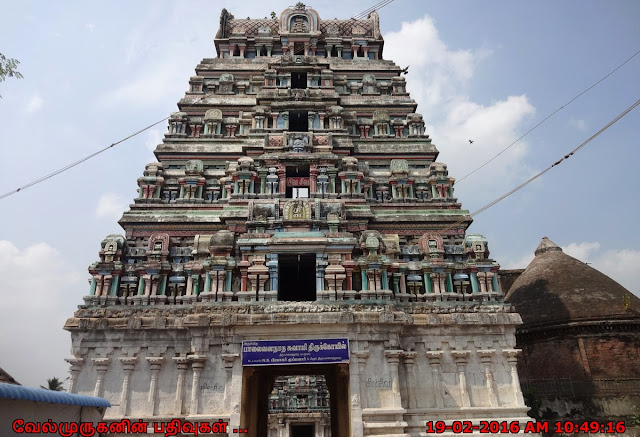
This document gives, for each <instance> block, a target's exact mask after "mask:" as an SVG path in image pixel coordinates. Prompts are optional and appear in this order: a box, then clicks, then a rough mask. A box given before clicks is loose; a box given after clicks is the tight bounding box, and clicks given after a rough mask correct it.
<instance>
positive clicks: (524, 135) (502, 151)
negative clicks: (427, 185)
mask: <svg viewBox="0 0 640 437" xmlns="http://www.w3.org/2000/svg"><path fill="white" fill-rule="evenodd" d="M639 53H640V50H638V51H637V52H635V53H634V54H633V55H631V57H629V58H628V59H627V60H626V61H624V62H623V63H622V64H620V65H618V66H617V67H616V68H614V69H613V70H611V71H610V72H609V73H608V74H607V75H606V76H604V77H602V78H601V79H600V80H598V81H597V82H595V83H594V84H593V85H591V86H590V87H588V88H587V89H585V90H584V91H582V92H581V93H580V94H578V95H576V96H575V97H573V98H572V99H571V100H569V101H568V102H567V103H565V104H564V105H562V106H560V107H559V108H558V109H556V110H555V111H553V112H552V113H551V114H549V115H548V116H547V117H545V118H544V119H543V120H542V121H541V122H539V123H538V124H536V125H535V126H533V127H532V128H531V129H529V130H528V131H526V132H525V133H524V134H522V135H521V136H520V138H518V139H517V140H515V141H514V142H513V143H511V144H509V145H508V146H507V147H505V148H504V149H502V150H501V151H500V152H499V153H498V154H497V155H495V156H494V157H493V158H491V159H490V160H488V161H487V162H485V163H484V164H482V165H481V166H480V167H478V168H476V169H475V170H473V171H472V172H471V173H467V174H466V175H464V176H463V177H462V178H460V179H458V180H457V181H456V183H457V184H460V182H462V181H463V180H465V179H466V178H468V177H469V176H471V175H472V174H474V173H475V172H477V171H478V170H480V169H481V168H483V167H485V166H486V165H487V164H489V163H490V162H491V161H493V160H494V159H496V158H497V157H498V156H500V155H502V154H503V153H504V152H506V151H507V150H508V149H510V148H511V147H512V146H514V145H515V144H516V143H518V142H519V141H520V140H521V139H523V138H524V137H526V136H527V135H529V134H530V133H531V132H533V131H534V130H536V129H537V128H538V127H539V126H540V125H542V124H543V123H544V122H546V121H547V120H549V119H550V118H551V117H553V116H554V115H555V114H556V113H558V112H560V111H561V110H562V109H564V108H565V107H566V106H568V105H570V104H571V103H573V101H574V100H576V99H578V98H579V97H580V96H582V95H583V94H585V93H587V92H588V91H590V90H591V89H592V88H594V87H595V86H596V85H598V84H599V83H600V82H603V81H604V80H605V79H607V78H608V77H609V76H611V75H612V74H613V73H615V72H616V71H618V70H619V69H620V68H622V67H623V66H624V65H625V64H626V63H628V62H629V61H631V60H632V59H633V58H635V57H636V55H638V54H639Z"/></svg>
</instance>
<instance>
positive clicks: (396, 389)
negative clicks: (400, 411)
mask: <svg viewBox="0 0 640 437" xmlns="http://www.w3.org/2000/svg"><path fill="white" fill-rule="evenodd" d="M402 352H403V351H401V350H390V351H384V356H385V357H387V363H389V369H390V370H391V391H392V397H391V399H392V403H393V405H392V408H402V400H401V397H400V383H399V382H400V381H399V374H398V364H399V363H400V355H401V354H402Z"/></svg>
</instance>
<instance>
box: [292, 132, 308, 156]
mask: <svg viewBox="0 0 640 437" xmlns="http://www.w3.org/2000/svg"><path fill="white" fill-rule="evenodd" d="M308 145H309V138H308V137H307V136H306V135H303V134H293V135H291V137H290V138H289V146H291V149H292V151H293V152H294V153H301V152H304V151H305V150H304V149H305V148H306V147H307V146H308Z"/></svg>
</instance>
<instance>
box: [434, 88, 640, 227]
mask: <svg viewBox="0 0 640 437" xmlns="http://www.w3.org/2000/svg"><path fill="white" fill-rule="evenodd" d="M638 105H640V99H638V100H636V102H635V103H634V104H632V105H631V106H629V107H628V108H627V109H625V110H624V111H622V112H621V113H620V115H618V116H617V117H616V118H614V119H613V120H611V121H610V122H609V123H607V124H606V125H605V126H604V127H602V129H600V130H599V131H598V132H596V133H595V134H593V135H591V136H590V137H589V138H588V139H587V140H585V141H584V142H583V143H582V144H580V145H579V146H578V147H576V148H575V149H573V150H572V151H571V152H569V153H567V154H566V155H564V156H563V157H562V158H560V159H559V160H557V161H556V162H554V163H553V164H551V165H550V166H548V167H547V168H545V169H544V170H542V171H541V172H540V173H538V174H536V175H535V176H533V177H531V178H530V179H527V180H526V181H525V182H523V183H521V184H520V185H518V186H517V187H515V188H514V189H513V190H511V191H509V192H507V193H505V194H503V195H502V196H500V197H498V198H497V199H495V200H494V201H492V202H490V203H488V204H486V205H485V206H483V207H482V208H480V209H478V210H477V211H475V212H473V213H471V214H470V215H471V217H475V216H477V215H478V214H481V213H483V212H484V211H486V210H487V209H489V208H491V207H492V206H494V205H495V204H496V203H498V202H500V201H501V200H504V199H506V198H507V197H509V196H511V195H512V194H513V193H515V192H516V191H518V190H520V189H522V188H524V187H525V186H526V185H529V184H530V183H531V182H533V181H535V180H536V179H538V178H539V177H540V176H542V175H543V174H545V173H546V172H548V171H549V170H551V169H552V168H553V167H556V166H558V165H560V164H561V163H562V162H563V161H565V160H567V159H569V158H570V157H571V156H573V154H575V153H576V152H577V151H578V150H580V149H582V148H583V147H584V146H586V145H587V144H588V143H589V142H591V141H592V140H593V139H595V138H596V137H597V136H598V135H600V134H601V133H602V132H604V131H606V130H607V129H609V128H610V127H611V126H613V125H614V124H615V123H616V122H618V121H619V120H620V119H621V118H622V117H624V116H625V115H627V114H628V113H629V112H631V111H632V110H633V109H635V108H636V107H637V106H638ZM465 222H466V220H458V221H457V222H455V223H453V224H451V225H449V226H447V227H445V228H444V229H442V230H441V231H440V232H444V231H448V230H450V229H453V228H455V227H457V226H459V225H461V224H463V223H465Z"/></svg>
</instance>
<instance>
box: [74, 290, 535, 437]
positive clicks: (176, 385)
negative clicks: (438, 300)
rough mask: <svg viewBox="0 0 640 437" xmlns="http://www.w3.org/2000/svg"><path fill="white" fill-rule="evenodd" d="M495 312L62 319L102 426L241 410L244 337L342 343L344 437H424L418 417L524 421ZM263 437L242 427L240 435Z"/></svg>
mask: <svg viewBox="0 0 640 437" xmlns="http://www.w3.org/2000/svg"><path fill="white" fill-rule="evenodd" d="M519 322H520V318H519V316H518V315H517V314H515V313H513V312H512V311H511V307H510V306H508V305H503V304H491V305H489V304H485V305H480V304H467V305H451V306H447V307H444V306H436V305H425V304H417V303H406V304H386V305H385V304H378V303H372V304H362V305H350V304H338V303H331V304H323V303H319V302H313V303H295V302H275V303H270V304H267V303H264V304H262V305H259V304H256V305H246V304H237V303H229V304H227V305H216V306H209V305H205V304H196V305H183V306H181V307H178V308H171V309H166V307H165V308H162V307H159V308H152V307H146V308H135V307H129V308H122V307H114V308H100V309H96V308H94V309H81V310H79V311H78V312H77V313H76V317H74V318H72V319H69V320H68V321H67V324H66V325H65V329H67V330H69V331H71V333H72V341H73V354H74V358H73V359H70V362H72V364H73V366H72V384H71V385H72V387H73V388H74V391H75V392H76V393H80V394H86V395H97V396H103V397H105V398H106V399H108V400H109V401H110V402H111V404H112V407H111V408H109V409H108V411H107V414H106V418H108V419H112V420H116V419H120V418H123V417H126V418H129V419H130V420H132V421H133V420H138V419H144V420H145V421H149V422H166V421H170V420H172V419H174V418H182V419H186V420H190V421H208V422H215V421H217V420H219V419H222V420H224V421H228V422H229V423H230V428H238V427H239V426H240V419H241V416H242V411H241V407H240V406H241V405H243V400H242V396H243V390H244V388H243V386H242V384H243V383H242V381H243V366H242V361H241V343H242V341H243V340H266V339H314V338H315V339H318V338H344V337H347V338H349V347H350V362H349V363H348V369H349V378H348V380H349V384H348V385H349V397H348V398H347V399H350V404H351V405H340V406H339V408H345V409H350V410H351V422H352V424H351V425H352V430H353V431H352V435H353V436H362V435H405V436H406V435H415V436H417V435H423V434H424V432H425V423H426V421H435V420H447V421H452V420H473V421H479V420H508V421H512V420H522V421H526V420H528V419H527V416H526V411H527V409H528V408H527V407H526V406H525V405H524V401H523V397H522V393H521V391H520V384H519V381H518V376H517V371H516V356H517V352H518V351H517V350H515V349H514V346H515V335H514V332H515V326H516V325H517V324H518V323H519ZM252 435H256V436H257V435H260V434H257V430H253V431H251V430H249V434H248V436H252Z"/></svg>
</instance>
